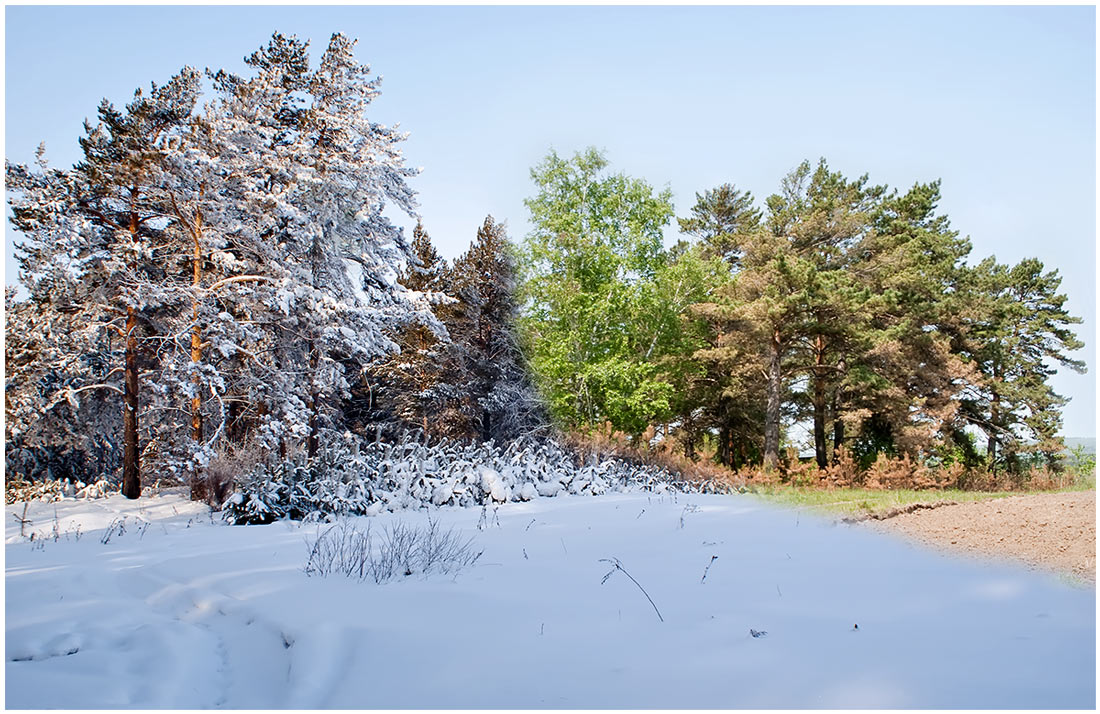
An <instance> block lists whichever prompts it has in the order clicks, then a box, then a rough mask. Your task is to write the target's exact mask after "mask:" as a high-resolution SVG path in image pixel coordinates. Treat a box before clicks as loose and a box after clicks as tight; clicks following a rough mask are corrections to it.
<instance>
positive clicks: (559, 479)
mask: <svg viewBox="0 0 1100 714" xmlns="http://www.w3.org/2000/svg"><path fill="white" fill-rule="evenodd" d="M631 489H638V490H646V491H654V492H664V491H668V490H674V491H679V492H695V493H725V492H727V491H728V490H729V489H730V486H729V485H728V484H726V483H723V482H718V481H686V480H683V479H681V478H679V477H677V476H675V475H674V474H672V473H670V472H668V471H664V470H662V469H660V468H659V467H656V466H652V465H648V464H631V463H628V462H626V461H623V460H620V459H615V458H610V459H602V460H598V459H593V458H588V459H586V460H585V461H584V462H580V460H579V458H578V457H577V456H576V455H575V454H574V453H572V452H569V451H567V450H565V449H563V448H562V447H561V446H560V445H558V444H557V443H555V442H553V441H549V440H543V441H534V440H526V441H515V442H512V443H510V444H509V445H508V446H507V447H505V448H500V447H498V446H496V445H495V444H494V443H493V442H492V441H489V442H484V443H476V442H461V441H449V440H442V441H438V442H432V443H424V442H422V441H418V440H417V439H415V438H413V437H411V436H406V437H404V438H402V439H399V440H397V441H396V442H392V443H390V442H381V441H374V442H367V441H363V440H361V439H360V438H358V437H355V436H352V435H345V437H344V438H343V439H342V440H340V441H339V442H337V443H330V444H328V445H326V446H324V447H322V448H321V449H320V450H319V452H318V454H317V456H316V457H314V458H313V459H307V458H306V457H305V456H304V455H303V454H298V455H295V456H291V457H288V458H287V459H284V460H281V461H270V460H269V461H267V462H263V463H260V464H259V465H258V466H256V467H255V468H254V469H253V470H252V471H251V472H250V473H249V474H248V476H247V477H245V478H244V479H242V481H241V483H240V484H238V486H237V488H236V490H235V491H234V493H233V494H232V495H230V496H229V498H228V499H227V500H226V502H225V504H224V506H223V511H224V517H225V518H226V520H228V521H229V522H231V523H236V524H242V523H270V522H271V521H273V520H277V519H279V518H283V517H290V518H294V519H305V520H318V521H329V520H332V519H333V518H334V517H336V516H351V515H375V514H377V513H380V512H383V511H399V510H403V509H407V508H413V509H416V508H426V507H429V506H448V505H450V506H474V505H484V504H488V503H505V502H508V501H529V500H531V499H534V498H537V497H540V496H541V497H549V496H556V495H560V494H576V495H582V494H584V495H599V494H602V493H607V492H610V491H625V490H631Z"/></svg>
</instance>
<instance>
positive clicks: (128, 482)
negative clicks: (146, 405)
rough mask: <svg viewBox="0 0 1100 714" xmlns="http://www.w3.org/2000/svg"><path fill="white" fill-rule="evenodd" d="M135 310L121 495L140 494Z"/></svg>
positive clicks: (130, 310) (130, 316)
mask: <svg viewBox="0 0 1100 714" xmlns="http://www.w3.org/2000/svg"><path fill="white" fill-rule="evenodd" d="M136 193H137V189H134V190H133V191H131V194H130V198H131V209H130V235H131V237H132V238H133V239H134V242H135V243H136V242H137V234H138V228H139V226H140V224H139V222H138V215H137V212H136V211H135V210H134V209H133V198H134V195H135V194H136ZM137 330H138V321H137V310H135V309H134V306H133V305H127V306H126V351H125V356H124V367H123V376H122V381H123V393H122V495H123V496H125V497H126V498H139V497H140V496H141V461H140V460H141V456H140V453H139V452H138V386H139V385H138V361H137V350H138V345H137Z"/></svg>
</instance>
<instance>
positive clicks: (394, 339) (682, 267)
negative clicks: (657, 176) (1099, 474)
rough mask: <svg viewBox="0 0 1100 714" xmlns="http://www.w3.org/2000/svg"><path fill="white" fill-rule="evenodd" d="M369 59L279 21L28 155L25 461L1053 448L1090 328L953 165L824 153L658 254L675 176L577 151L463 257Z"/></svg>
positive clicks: (1021, 451)
mask: <svg viewBox="0 0 1100 714" xmlns="http://www.w3.org/2000/svg"><path fill="white" fill-rule="evenodd" d="M354 45H355V43H354V42H353V41H352V40H350V39H349V38H347V37H345V36H343V35H340V34H336V35H333V36H332V38H331V40H330V42H329V44H328V46H327V47H326V49H325V50H324V52H323V53H322V54H321V56H320V58H319V61H318V63H317V65H316V67H314V68H311V64H310V57H309V46H308V42H305V41H301V40H299V39H297V38H295V37H286V36H283V35H281V34H275V35H274V36H273V37H272V38H271V41H270V42H269V43H268V44H267V45H265V46H264V47H262V48H260V49H259V50H257V51H256V52H255V53H253V54H252V55H250V56H248V57H247V58H245V64H246V66H247V67H248V70H249V74H247V75H246V76H239V75H237V74H233V73H230V72H226V71H224V70H217V71H212V70H206V71H205V72H199V71H197V70H195V69H193V68H190V67H185V68H183V69H182V70H181V71H180V72H179V73H178V74H177V75H176V76H174V77H172V78H171V79H170V80H169V81H168V82H167V83H166V84H164V85H156V84H153V85H151V86H150V88H149V89H148V90H146V91H143V90H138V91H137V92H136V93H135V95H134V98H133V100H132V101H131V102H130V103H129V104H127V105H126V106H125V107H123V108H121V109H120V108H117V107H115V106H114V105H113V104H111V103H110V102H108V101H106V100H104V101H103V103H102V104H101V105H100V107H99V110H98V114H97V117H98V118H97V121H96V122H94V123H93V122H86V123H85V131H84V135H83V136H82V137H81V138H80V147H81V154H82V158H81V161H80V162H79V163H77V164H76V165H75V166H74V167H72V168H71V169H58V168H53V167H50V166H49V164H48V163H47V162H46V160H45V156H44V150H43V149H40V151H39V154H38V159H37V161H36V164H35V165H34V166H25V165H13V164H10V163H9V164H7V165H6V180H7V186H8V189H9V204H10V206H11V211H12V217H11V220H12V223H13V225H14V227H15V228H16V230H18V231H19V232H20V233H21V235H22V240H21V242H20V243H19V244H18V245H17V250H16V258H17V261H18V263H19V267H20V270H19V280H20V283H21V285H22V286H23V288H24V289H25V291H26V296H25V297H23V298H19V299H17V296H16V291H15V290H13V289H8V290H7V293H6V301H5V306H6V313H7V325H6V336H7V339H6V346H5V356H6V362H7V367H6V375H5V376H6V382H5V409H6V416H7V422H6V434H5V437H6V443H5V454H6V463H7V468H8V469H9V470H10V473H12V474H17V475H22V476H25V477H28V478H40V477H53V478H62V477H70V478H76V479H81V480H85V481H93V480H96V479H97V478H98V477H99V476H100V475H104V474H113V473H117V472H120V473H121V482H122V489H123V493H125V494H126V495H127V496H130V497H137V496H138V495H139V494H140V491H141V485H142V479H143V476H142V473H143V471H144V473H145V474H149V473H153V474H156V475H158V476H159V475H166V476H173V477H176V478H182V479H185V480H187V481H188V482H190V483H191V484H192V492H193V495H194V496H195V497H196V498H208V499H211V498H213V497H214V496H216V494H212V493H210V492H209V491H208V489H209V488H210V484H209V483H208V482H207V480H206V478H205V475H206V474H207V473H208V472H209V470H210V466H211V464H212V463H214V462H216V461H218V460H222V461H227V460H228V461H233V460H234V459H238V460H240V458H239V457H240V454H241V453H243V452H244V451H247V450H248V449H254V450H261V451H263V452H264V453H268V454H277V455H278V456H279V457H281V458H288V457H292V456H296V455H302V454H304V455H305V457H306V458H307V459H312V458H313V457H315V456H316V455H317V454H318V453H319V452H320V451H321V450H322V449H323V448H325V446H326V444H330V443H335V442H339V441H340V440H341V439H345V437H346V436H347V435H349V434H355V435H359V437H360V438H368V437H369V438H372V439H374V440H379V439H391V440H397V439H403V438H405V436H403V435H404V434H407V432H409V431H410V430H414V431H416V432H419V433H421V434H422V435H423V436H424V437H425V438H448V439H473V440H480V441H490V440H492V441H495V442H496V443H497V444H498V445H501V444H503V443H505V442H511V441H514V440H516V439H518V438H519V437H521V436H524V435H529V434H532V433H542V434H545V433H549V430H550V428H551V426H554V427H556V428H558V429H562V430H567V431H579V432H585V431H591V430H594V429H599V428H604V426H605V425H610V426H611V428H613V429H616V430H619V431H622V432H624V433H626V434H629V435H631V436H632V437H634V438H635V439H640V438H641V437H642V436H643V435H646V434H652V433H653V430H654V429H660V431H661V433H662V435H663V436H664V438H665V439H666V440H668V441H669V442H675V443H677V444H679V445H680V446H681V448H682V450H683V452H684V454H686V455H687V456H688V457H689V458H692V459H695V458H699V457H700V455H701V454H703V453H707V454H709V453H711V451H713V452H714V457H715V459H716V460H717V461H719V462H720V463H722V464H725V465H726V466H729V467H731V468H739V467H742V466H748V465H762V466H764V467H765V468H767V469H775V468H776V466H777V465H778V464H779V462H780V445H781V444H782V443H783V441H784V438H785V434H784V430H785V428H787V427H789V425H791V424H795V423H806V424H812V434H813V442H814V451H815V458H816V462H817V464H818V465H819V466H822V467H824V466H826V465H827V464H828V463H829V462H830V461H835V460H837V459H839V458H840V456H841V454H842V453H845V452H847V453H850V454H852V455H854V456H855V457H856V458H858V459H860V460H861V463H863V465H865V466H866V465H867V464H869V463H870V461H873V460H874V458H875V456H876V455H877V454H879V453H887V454H891V455H901V454H908V455H912V456H914V457H919V458H921V459H923V460H925V461H928V460H932V461H936V462H940V463H944V462H949V461H957V462H962V463H964V464H966V465H968V466H971V465H986V466H988V467H990V468H993V469H1008V470H1018V469H1020V468H1022V467H1023V466H1024V465H1025V464H1026V462H1027V461H1028V459H1030V458H1033V457H1035V458H1040V459H1046V460H1048V461H1051V462H1053V460H1054V458H1055V454H1056V453H1057V451H1058V450H1059V449H1060V443H1059V439H1058V438H1057V431H1058V429H1059V427H1060V424H1061V416H1060V408H1061V407H1062V406H1063V405H1064V404H1065V401H1066V400H1065V398H1063V397H1061V396H1059V395H1057V394H1055V393H1054V391H1053V390H1052V389H1051V388H1050V386H1049V383H1048V378H1049V376H1050V375H1051V374H1052V373H1053V369H1054V365H1056V364H1061V365H1066V366H1068V367H1070V368H1073V369H1078V370H1083V369H1084V365H1083V364H1082V363H1081V362H1079V361H1076V360H1073V359H1071V358H1070V357H1069V356H1068V353H1069V352H1071V351H1073V350H1075V349H1078V348H1079V347H1080V346H1081V343H1080V341H1079V340H1077V338H1076V336H1075V335H1074V333H1073V331H1072V329H1071V327H1070V326H1071V325H1073V324H1077V323H1079V322H1080V320H1079V319H1077V318H1075V317H1073V316H1071V315H1069V314H1068V312H1067V311H1066V310H1065V307H1064V303H1065V299H1066V298H1065V296H1064V295H1062V294H1060V293H1059V292H1058V289H1059V284H1060V279H1059V277H1058V275H1057V271H1046V270H1045V268H1044V266H1043V265H1042V263H1041V262H1039V261H1038V260H1034V259H1029V260H1025V261H1022V262H1021V263H1019V264H1018V265H1015V266H1006V265H1002V264H999V263H997V262H996V260H995V259H993V258H988V259H986V260H983V261H981V262H978V263H977V264H975V265H969V264H968V263H967V260H968V258H969V257H970V250H971V249H970V243H969V241H968V240H967V239H965V238H962V237H960V236H959V234H958V232H956V231H954V230H953V229H952V228H951V227H950V223H949V221H948V218H947V217H946V216H944V215H941V214H939V213H938V212H937V202H938V201H939V198H940V188H939V183H938V182H932V183H925V184H921V183H918V184H916V185H914V186H913V187H912V188H910V189H909V190H908V191H905V192H899V191H897V190H894V189H890V188H888V187H886V186H877V185H873V184H871V183H870V182H869V179H868V177H867V176H861V177H859V178H857V179H854V180H853V179H849V178H847V177H845V176H844V175H842V174H841V173H839V172H836V171H833V170H831V169H830V167H829V166H828V164H827V163H826V162H825V161H824V160H822V161H820V162H819V163H818V164H817V165H816V166H815V165H812V164H810V163H809V162H804V163H802V164H800V165H799V166H798V167H796V168H795V169H794V170H793V171H791V172H790V173H789V174H788V175H787V176H786V177H785V178H784V179H783V181H782V183H781V185H780V187H779V190H778V192H777V193H775V194H774V195H772V196H769V197H768V198H767V200H766V201H764V202H763V204H761V205H758V203H757V201H756V200H755V198H754V197H753V196H752V195H751V194H750V193H748V192H746V191H742V190H739V189H737V188H736V187H735V186H734V185H732V184H725V185H722V186H719V187H716V188H714V189H711V190H708V191H705V192H704V193H702V194H698V195H697V196H696V203H695V205H694V206H693V207H692V208H691V209H690V211H689V213H688V215H687V216H685V217H682V218H679V219H677V225H678V227H679V230H680V233H681V235H682V236H683V238H682V239H681V240H680V241H679V242H677V243H676V244H675V245H673V246H671V247H665V245H664V233H665V229H666V227H668V226H670V225H672V220H673V218H674V209H673V204H672V196H671V193H670V192H669V191H667V190H665V191H655V190H654V189H653V188H652V187H651V186H649V185H648V184H647V183H646V182H644V181H641V180H638V179H635V178H631V177H629V176H625V175H623V174H614V173H611V172H610V171H609V170H608V162H607V160H606V158H605V157H604V156H603V155H602V154H601V153H600V152H598V151H596V150H594V149H589V150H586V151H583V152H579V153H577V154H576V155H574V156H572V157H567V158H563V157H560V156H558V155H557V154H556V153H554V152H551V153H550V154H549V155H548V156H547V157H546V158H545V160H544V161H542V162H541V163H540V164H539V165H538V166H536V167H535V168H534V169H532V172H531V176H532V179H533V181H534V185H535V192H534V195H533V196H532V197H530V198H529V199H528V200H527V201H526V205H527V208H528V210H529V213H530V222H531V225H532V226H533V228H532V230H531V232H530V233H529V234H528V235H527V236H526V237H525V238H524V239H523V240H522V241H521V242H519V243H518V244H513V243H512V242H511V241H510V240H509V237H508V235H507V231H506V228H505V226H504V224H502V223H499V222H497V221H495V220H494V219H493V218H492V217H488V218H486V220H485V222H484V224H483V225H482V226H481V227H480V228H479V229H478V230H477V233H476V236H475V237H474V240H473V241H472V242H471V244H470V247H469V249H468V250H467V251H466V252H465V253H464V254H463V255H462V256H460V257H459V258H458V259H456V260H454V261H446V260H444V259H442V258H441V257H440V256H439V254H438V253H437V251H436V249H435V248H434V246H433V245H432V242H431V239H430V238H429V236H428V233H427V231H426V230H425V228H424V227H423V225H421V224H420V223H419V222H417V225H416V228H415V230H414V231H413V235H412V240H411V241H410V240H407V239H406V237H405V235H404V233H403V231H402V230H401V229H400V228H399V227H397V226H396V225H395V224H394V223H393V222H392V220H391V219H390V218H389V217H388V216H387V214H386V211H387V209H395V210H396V211H397V212H400V213H403V214H405V215H407V216H409V217H412V218H417V213H416V206H417V203H416V196H415V194H414V192H413V190H412V189H411V187H410V186H409V179H411V178H412V177H413V176H414V175H415V171H414V170H412V169H410V168H409V167H407V166H406V165H405V163H404V159H403V157H402V154H401V143H402V142H403V141H404V140H405V138H406V136H405V135H404V134H402V133H399V132H397V131H395V130H394V129H392V128H390V127H386V126H383V125H380V124H378V123H376V122H372V121H370V120H369V118H368V116H367V113H368V109H369V106H370V104H371V102H372V101H373V100H374V99H375V98H376V97H377V96H378V94H379V91H380V88H379V80H378V78H376V77H374V76H373V75H372V74H371V71H370V68H369V67H368V66H366V65H363V64H360V63H359V62H357V61H356V60H355V58H354V54H353V50H354ZM204 82H205V83H208V84H209V85H210V86H211V87H212V89H213V97H212V98H211V99H210V100H209V101H207V102H206V103H202V99H203V96H202V95H203V85H204ZM977 434H980V435H982V440H984V442H985V444H986V448H985V449H984V450H983V449H981V448H980V446H981V445H980V444H979V443H978V440H977V439H976V438H975V437H976V435H977ZM788 440H789V438H788ZM146 480H148V476H146Z"/></svg>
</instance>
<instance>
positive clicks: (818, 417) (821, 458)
mask: <svg viewBox="0 0 1100 714" xmlns="http://www.w3.org/2000/svg"><path fill="white" fill-rule="evenodd" d="M814 352H815V357H814V361H815V363H816V364H815V369H814V372H813V382H814V384H813V405H814V456H816V457H817V467H818V468H819V469H824V468H826V467H827V466H828V465H829V455H828V454H827V453H826V446H825V400H826V394H825V375H824V374H822V371H823V369H824V365H825V338H824V337H822V336H821V335H818V336H817V339H816V340H815V349H814Z"/></svg>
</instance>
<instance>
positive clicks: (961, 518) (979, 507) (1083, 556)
mask: <svg viewBox="0 0 1100 714" xmlns="http://www.w3.org/2000/svg"><path fill="white" fill-rule="evenodd" d="M864 524H865V525H866V526H867V527H869V528H873V529H875V530H879V531H883V532H894V533H901V534H903V535H905V536H907V537H909V538H913V539H915V540H918V541H920V542H923V543H926V544H928V545H931V546H934V547H938V548H943V549H945V550H949V551H954V552H962V553H967V554H971V555H978V556H993V557H1001V558H1010V559H1015V560H1019V561H1023V562H1024V563H1027V564H1028V565H1030V566H1031V567H1033V568H1037V569H1041V570H1048V571H1053V572H1057V573H1061V574H1064V575H1069V576H1071V577H1074V578H1075V579H1078V580H1083V581H1086V582H1088V583H1090V584H1092V585H1094V586H1095V584H1096V492H1095V491H1079V492H1071V493H1034V494H1026V495H1022V496H1010V497H1008V498H996V499H990V500H988V501H976V502H974V503H959V504H954V505H946V506H939V507H937V508H931V509H923V510H917V511H913V512H911V513H902V514H900V515H897V516H894V517H891V518H887V519H885V520H881V521H876V520H869V521H865V522H864Z"/></svg>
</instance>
